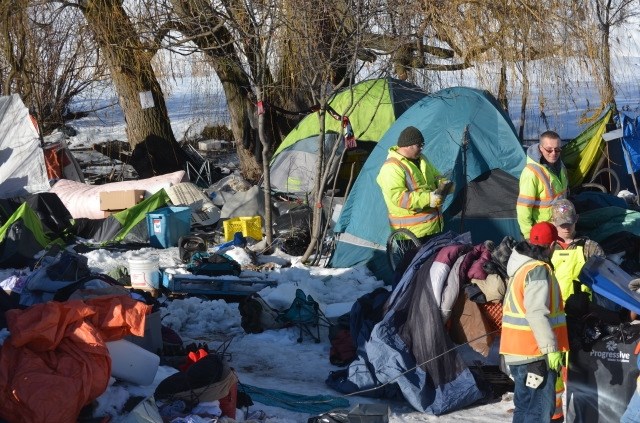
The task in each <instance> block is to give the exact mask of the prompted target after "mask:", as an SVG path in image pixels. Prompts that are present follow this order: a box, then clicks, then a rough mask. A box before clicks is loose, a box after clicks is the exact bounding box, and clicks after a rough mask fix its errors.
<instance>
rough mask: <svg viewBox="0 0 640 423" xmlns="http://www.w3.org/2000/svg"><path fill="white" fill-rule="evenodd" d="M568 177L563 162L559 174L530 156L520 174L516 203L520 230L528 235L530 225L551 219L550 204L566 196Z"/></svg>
mask: <svg viewBox="0 0 640 423" xmlns="http://www.w3.org/2000/svg"><path fill="white" fill-rule="evenodd" d="M568 185H569V178H568V176H567V169H566V168H565V167H564V164H562V165H561V168H560V175H556V174H554V173H553V172H550V171H549V170H548V169H547V168H546V167H545V166H542V165H541V164H539V163H536V162H535V161H533V160H532V159H531V158H528V159H527V165H526V166H525V167H524V169H523V170H522V174H521V175H520V189H519V193H518V200H517V203H516V213H517V215H518V224H519V225H520V231H521V232H522V234H523V235H524V236H525V238H528V237H529V232H530V231H531V227H532V226H533V225H534V224H536V223H538V222H547V221H549V220H550V219H551V205H552V204H553V202H554V201H555V200H557V199H559V198H565V197H566V196H567V187H568Z"/></svg>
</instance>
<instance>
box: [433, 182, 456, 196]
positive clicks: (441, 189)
mask: <svg viewBox="0 0 640 423" xmlns="http://www.w3.org/2000/svg"><path fill="white" fill-rule="evenodd" d="M436 192H437V193H438V194H440V195H442V196H443V197H446V196H447V195H449V194H451V193H452V192H453V181H451V180H449V179H439V180H438V188H436Z"/></svg>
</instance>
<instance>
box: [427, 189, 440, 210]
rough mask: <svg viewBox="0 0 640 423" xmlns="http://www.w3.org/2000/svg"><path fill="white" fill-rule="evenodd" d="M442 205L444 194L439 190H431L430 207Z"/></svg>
mask: <svg viewBox="0 0 640 423" xmlns="http://www.w3.org/2000/svg"><path fill="white" fill-rule="evenodd" d="M441 205H442V195H440V194H438V193H437V192H435V191H433V192H431V194H430V196H429V207H431V208H432V209H435V208H436V207H440V206H441Z"/></svg>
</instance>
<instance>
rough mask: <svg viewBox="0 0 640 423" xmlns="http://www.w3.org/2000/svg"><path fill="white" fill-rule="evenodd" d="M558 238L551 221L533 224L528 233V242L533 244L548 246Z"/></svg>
mask: <svg viewBox="0 0 640 423" xmlns="http://www.w3.org/2000/svg"><path fill="white" fill-rule="evenodd" d="M557 239H558V230H557V229H556V227H555V226H553V224H552V223H549V222H540V223H536V224H535V225H533V227H532V228H531V233H530V234H529V242H530V243H531V244H533V245H540V246H542V247H548V246H549V245H551V243H552V242H553V241H556V240H557Z"/></svg>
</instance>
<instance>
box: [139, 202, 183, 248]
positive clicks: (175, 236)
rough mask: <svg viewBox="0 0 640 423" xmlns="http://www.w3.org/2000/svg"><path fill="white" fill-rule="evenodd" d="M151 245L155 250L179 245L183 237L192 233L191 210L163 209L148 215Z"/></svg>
mask: <svg viewBox="0 0 640 423" xmlns="http://www.w3.org/2000/svg"><path fill="white" fill-rule="evenodd" d="M147 227H148V229H149V243H150V244H151V246H152V247H154V248H169V247H175V246H177V245H178V240H179V239H180V237H181V236H185V235H189V233H191V209H190V208H189V207H163V208H161V209H157V210H154V211H152V212H149V213H147Z"/></svg>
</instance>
